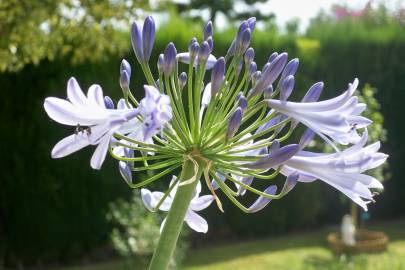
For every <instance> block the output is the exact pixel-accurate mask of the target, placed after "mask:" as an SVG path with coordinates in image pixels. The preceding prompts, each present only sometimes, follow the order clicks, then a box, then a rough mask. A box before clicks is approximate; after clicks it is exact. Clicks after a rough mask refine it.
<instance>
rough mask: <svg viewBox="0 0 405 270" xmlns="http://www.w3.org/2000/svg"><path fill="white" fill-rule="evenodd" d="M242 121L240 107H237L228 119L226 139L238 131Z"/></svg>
mask: <svg viewBox="0 0 405 270" xmlns="http://www.w3.org/2000/svg"><path fill="white" fill-rule="evenodd" d="M241 122H242V109H241V108H239V107H238V108H237V109H236V110H235V111H234V112H233V114H232V115H231V117H230V118H229V121H228V129H227V130H226V140H229V139H230V138H232V137H233V136H234V135H235V134H236V132H238V129H239V126H240V124H241Z"/></svg>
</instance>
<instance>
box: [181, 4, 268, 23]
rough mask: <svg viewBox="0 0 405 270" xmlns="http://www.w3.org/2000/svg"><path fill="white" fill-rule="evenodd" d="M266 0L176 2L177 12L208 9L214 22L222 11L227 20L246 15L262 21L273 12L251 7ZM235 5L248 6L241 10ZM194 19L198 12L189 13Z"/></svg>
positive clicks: (198, 17) (197, 17) (242, 17)
mask: <svg viewBox="0 0 405 270" xmlns="http://www.w3.org/2000/svg"><path fill="white" fill-rule="evenodd" d="M267 1H268V0H223V1H216V0H189V3H187V4H176V6H177V10H178V11H179V13H183V14H184V13H187V12H189V11H190V10H193V9H198V10H202V9H208V10H209V13H210V19H211V20H212V21H213V22H215V20H216V17H217V14H218V12H221V13H223V14H224V15H225V16H226V17H227V18H228V19H229V20H231V21H233V20H240V19H244V18H247V17H252V16H254V17H256V18H257V19H258V20H261V21H264V20H269V19H272V18H273V17H274V14H272V13H271V14H263V13H262V12H261V11H260V10H258V9H257V8H255V7H253V6H254V4H256V3H264V2H267ZM237 5H240V6H248V7H249V8H248V9H245V10H243V11H239V10H237V8H236V7H237ZM189 16H190V17H192V18H194V19H201V15H200V13H199V14H198V15H189Z"/></svg>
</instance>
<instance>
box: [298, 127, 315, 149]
mask: <svg viewBox="0 0 405 270" xmlns="http://www.w3.org/2000/svg"><path fill="white" fill-rule="evenodd" d="M314 137H315V132H314V131H313V130H312V129H310V128H308V129H307V130H305V132H304V134H302V136H301V139H300V142H299V143H298V144H299V146H300V149H301V150H302V149H304V148H305V147H307V146H308V144H309V143H310V142H311V141H312V140H313V139H314Z"/></svg>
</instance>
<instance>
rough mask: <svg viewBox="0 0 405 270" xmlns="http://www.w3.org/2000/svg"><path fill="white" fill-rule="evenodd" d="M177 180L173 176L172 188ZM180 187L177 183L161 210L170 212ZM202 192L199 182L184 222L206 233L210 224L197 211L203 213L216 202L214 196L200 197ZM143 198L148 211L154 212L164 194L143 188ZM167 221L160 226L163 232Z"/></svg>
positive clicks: (195, 229)
mask: <svg viewBox="0 0 405 270" xmlns="http://www.w3.org/2000/svg"><path fill="white" fill-rule="evenodd" d="M176 179H177V178H176V176H173V178H172V181H171V182H170V186H171V185H172V183H173V182H174V181H176ZM178 185H179V184H178V183H177V184H176V186H175V187H174V188H173V189H172V191H171V192H170V194H169V196H167V197H166V199H165V200H164V201H163V203H162V205H161V206H160V207H159V210H161V211H166V212H167V211H169V210H170V207H171V205H172V203H173V200H174V196H175V194H176V192H177V188H178ZM200 192H201V183H200V182H198V184H197V187H196V190H195V194H194V196H193V198H192V199H191V201H190V205H189V207H188V209H187V213H186V216H185V218H184V221H185V222H186V223H187V225H188V226H189V227H190V228H191V229H193V230H194V231H196V232H202V233H206V232H207V231H208V223H207V221H206V220H205V219H204V218H203V217H201V216H200V215H198V214H197V213H195V211H201V210H203V209H205V208H207V207H208V206H209V205H210V204H211V202H212V201H213V200H214V197H213V196H212V195H204V196H201V197H199V195H200ZM141 196H142V201H143V203H144V205H145V207H146V208H147V209H148V210H150V211H153V209H154V208H155V207H156V206H157V204H158V202H159V201H160V199H161V198H163V196H164V193H163V192H160V191H154V192H151V191H150V190H148V189H145V188H143V189H141ZM165 221H166V219H165V220H163V222H162V224H161V226H160V230H161V231H162V229H163V226H164V223H165Z"/></svg>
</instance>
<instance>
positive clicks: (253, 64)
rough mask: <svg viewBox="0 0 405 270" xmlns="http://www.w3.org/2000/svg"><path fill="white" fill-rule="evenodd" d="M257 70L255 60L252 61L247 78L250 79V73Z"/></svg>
mask: <svg viewBox="0 0 405 270" xmlns="http://www.w3.org/2000/svg"><path fill="white" fill-rule="evenodd" d="M256 71H257V65H256V62H252V63H250V65H249V80H250V79H252V75H253V74H254V73H255V72H256Z"/></svg>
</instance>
